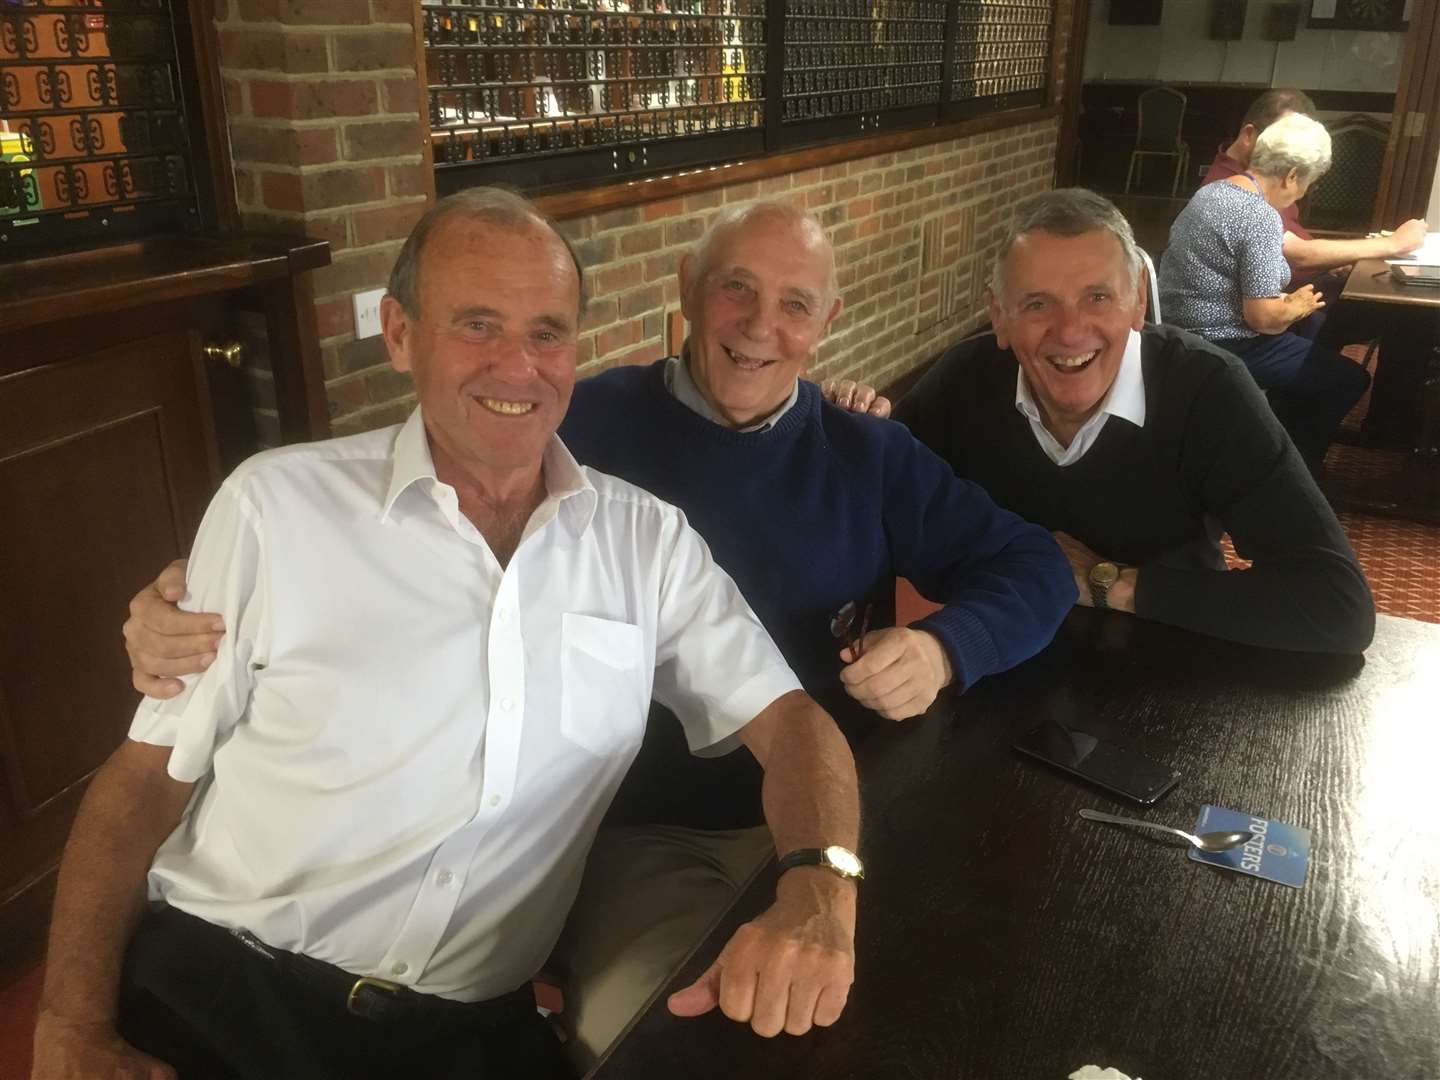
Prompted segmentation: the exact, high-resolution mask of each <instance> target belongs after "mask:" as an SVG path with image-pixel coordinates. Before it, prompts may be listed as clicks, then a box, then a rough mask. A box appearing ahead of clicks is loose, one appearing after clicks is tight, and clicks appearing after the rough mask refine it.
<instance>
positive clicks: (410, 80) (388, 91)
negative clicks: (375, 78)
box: [381, 60, 420, 116]
mask: <svg viewBox="0 0 1440 1080" xmlns="http://www.w3.org/2000/svg"><path fill="white" fill-rule="evenodd" d="M411 63H412V64H413V63H414V61H413V60H412V61H411ZM381 85H382V86H383V87H384V89H385V111H386V112H387V113H404V114H405V115H406V116H416V115H419V113H420V82H419V80H418V79H416V77H415V76H414V75H407V76H405V77H404V78H396V79H385V80H383V81H382V82H381Z"/></svg>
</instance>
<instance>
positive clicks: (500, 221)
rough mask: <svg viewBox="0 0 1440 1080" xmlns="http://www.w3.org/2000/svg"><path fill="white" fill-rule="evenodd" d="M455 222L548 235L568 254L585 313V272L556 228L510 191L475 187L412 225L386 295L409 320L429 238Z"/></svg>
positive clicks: (417, 312)
mask: <svg viewBox="0 0 1440 1080" xmlns="http://www.w3.org/2000/svg"><path fill="white" fill-rule="evenodd" d="M456 221H482V222H485V223H487V224H489V225H494V226H498V227H500V228H502V229H508V230H512V231H519V232H524V231H526V230H528V229H531V228H538V229H541V230H543V231H545V232H548V233H550V234H551V235H552V236H553V237H554V239H555V241H556V242H557V243H558V244H559V245H560V246H561V247H563V248H564V249H565V251H566V252H567V253H568V254H569V257H570V261H571V262H572V263H573V264H574V266H575V276H576V278H577V279H578V280H579V282H580V311H581V312H582V313H583V312H584V310H585V302H586V294H585V270H584V268H583V267H582V266H581V265H580V257H579V255H577V254H576V252H575V248H574V245H572V244H571V243H570V241H569V240H568V239H567V238H566V237H565V235H564V234H563V233H561V232H560V230H559V229H558V228H557V227H556V225H555V222H553V221H552V220H551V219H550V218H548V217H546V216H545V215H544V214H542V213H541V212H540V211H539V210H536V209H535V207H533V206H531V205H530V203H529V202H527V201H526V200H525V199H524V198H523V197H522V196H520V195H517V194H515V192H513V191H507V190H505V189H504V188H496V187H475V188H466V189H465V190H463V191H457V192H456V193H455V194H453V195H448V196H446V197H445V198H443V199H441V200H440V201H439V202H437V203H435V205H434V206H432V207H430V209H429V210H427V211H425V214H424V216H422V217H421V218H420V220H419V221H417V222H416V223H415V227H414V228H413V229H411V230H410V235H409V236H408V237H407V238H406V240H405V245H404V247H402V248H401V249H400V254H399V255H397V256H396V258H395V265H394V267H393V268H392V269H391V271H390V281H389V283H388V288H387V290H386V291H387V292H388V293H389V294H390V295H391V296H393V297H394V298H395V299H396V300H398V301H399V302H400V306H401V307H403V308H404V309H405V311H406V313H407V314H409V315H410V316H411V317H412V318H418V317H419V315H420V296H421V282H420V266H421V263H422V262H423V261H424V256H425V249H426V247H427V246H428V245H429V243H430V240H431V238H432V236H433V234H434V233H435V232H436V231H438V230H440V229H442V228H444V227H445V225H446V224H447V223H450V222H456Z"/></svg>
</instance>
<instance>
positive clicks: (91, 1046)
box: [30, 1010, 175, 1080]
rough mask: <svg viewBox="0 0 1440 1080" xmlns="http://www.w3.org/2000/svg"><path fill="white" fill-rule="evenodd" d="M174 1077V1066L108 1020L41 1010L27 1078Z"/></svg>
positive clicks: (113, 1079) (155, 1079)
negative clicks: (131, 1041) (79, 1019)
mask: <svg viewBox="0 0 1440 1080" xmlns="http://www.w3.org/2000/svg"><path fill="white" fill-rule="evenodd" d="M89 1077H95V1078H97V1080H99V1078H104V1080H175V1070H174V1069H172V1068H171V1067H170V1066H169V1065H166V1064H165V1063H164V1062H163V1061H157V1060H156V1059H155V1058H153V1057H151V1056H150V1055H149V1054H143V1053H141V1052H140V1051H139V1050H136V1049H135V1048H134V1047H133V1046H131V1045H130V1044H129V1043H127V1042H126V1041H125V1040H124V1039H122V1038H120V1036H119V1035H117V1034H116V1033H115V1029H114V1028H113V1027H111V1026H110V1025H109V1024H108V1023H76V1022H74V1021H70V1020H62V1019H60V1018H59V1017H57V1016H55V1015H54V1014H53V1013H50V1012H48V1011H44V1010H42V1011H41V1013H40V1019H39V1020H38V1021H37V1022H36V1024H35V1060H34V1064H33V1065H32V1066H31V1069H30V1080H88V1078H89Z"/></svg>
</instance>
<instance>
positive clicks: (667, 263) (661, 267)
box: [645, 251, 680, 281]
mask: <svg viewBox="0 0 1440 1080" xmlns="http://www.w3.org/2000/svg"><path fill="white" fill-rule="evenodd" d="M679 262H680V259H679V257H678V256H677V255H676V253H675V252H673V251H662V252H661V253H660V254H659V255H652V256H651V257H650V258H648V259H646V260H645V280H646V281H663V280H665V279H666V278H670V277H674V276H675V267H676V266H678V265H679Z"/></svg>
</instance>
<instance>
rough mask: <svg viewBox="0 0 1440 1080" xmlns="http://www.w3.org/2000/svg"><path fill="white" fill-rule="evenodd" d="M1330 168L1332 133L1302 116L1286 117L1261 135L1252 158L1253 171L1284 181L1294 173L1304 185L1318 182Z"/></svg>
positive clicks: (1296, 114) (1256, 142)
mask: <svg viewBox="0 0 1440 1080" xmlns="http://www.w3.org/2000/svg"><path fill="white" fill-rule="evenodd" d="M1328 168H1330V133H1329V132H1328V131H1326V130H1325V125H1324V124H1322V123H1320V121H1318V120H1312V119H1311V118H1310V117H1308V116H1303V115H1301V114H1300V113H1291V114H1290V115H1289V116H1282V117H1281V118H1280V119H1279V120H1276V121H1275V122H1274V123H1273V124H1271V125H1270V126H1269V127H1267V128H1266V129H1265V130H1264V131H1262V132H1261V133H1260V138H1258V139H1256V140H1255V150H1254V152H1253V153H1251V155H1250V169H1251V171H1253V172H1257V173H1259V174H1260V175H1261V176H1269V177H1275V178H1283V177H1285V176H1286V175H1288V174H1289V172H1290V170H1291V169H1294V170H1295V172H1296V173H1297V174H1298V175H1299V179H1300V181H1301V182H1302V183H1311V182H1313V181H1315V180H1318V179H1319V178H1320V177H1321V176H1322V175H1323V174H1324V173H1325V170H1326V169H1328Z"/></svg>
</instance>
